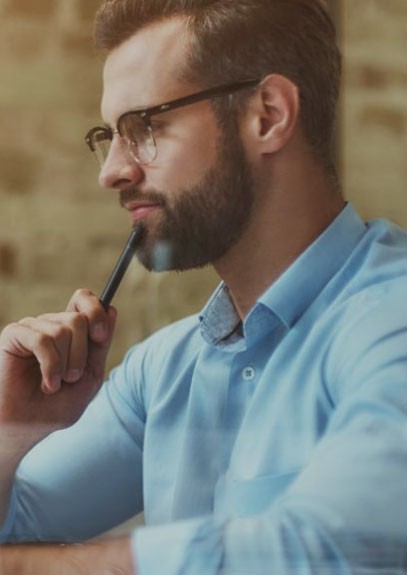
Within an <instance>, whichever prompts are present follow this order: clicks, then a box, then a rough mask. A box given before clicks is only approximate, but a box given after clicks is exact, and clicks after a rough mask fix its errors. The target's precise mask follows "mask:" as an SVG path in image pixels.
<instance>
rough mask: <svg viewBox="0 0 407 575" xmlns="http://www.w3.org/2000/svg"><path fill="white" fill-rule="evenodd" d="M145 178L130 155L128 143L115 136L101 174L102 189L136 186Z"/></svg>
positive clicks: (100, 183)
mask: <svg viewBox="0 0 407 575" xmlns="http://www.w3.org/2000/svg"><path fill="white" fill-rule="evenodd" d="M143 178H144V173H143V170H142V169H141V166H140V165H139V164H137V162H135V161H134V160H133V159H132V157H131V156H130V154H129V153H128V150H127V144H126V142H125V141H124V140H123V138H121V137H120V136H119V135H118V134H115V136H114V137H113V140H112V143H111V145H110V149H109V153H108V155H107V158H106V160H105V162H104V164H103V166H102V168H101V170H100V173H99V185H100V186H101V187H102V188H110V189H112V188H113V189H116V190H117V189H122V188H125V187H130V186H136V185H138V184H139V183H140V182H141V180H142V179H143Z"/></svg>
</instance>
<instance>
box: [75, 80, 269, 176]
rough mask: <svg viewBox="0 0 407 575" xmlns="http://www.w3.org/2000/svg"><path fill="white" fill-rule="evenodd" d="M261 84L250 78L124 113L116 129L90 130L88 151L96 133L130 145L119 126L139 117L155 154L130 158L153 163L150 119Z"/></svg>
mask: <svg viewBox="0 0 407 575" xmlns="http://www.w3.org/2000/svg"><path fill="white" fill-rule="evenodd" d="M260 83H261V79H259V78H256V79H254V78H251V79H247V80H241V81H239V82H233V83H231V84H223V85H221V86H215V87H213V88H207V89H205V90H202V91H200V92H194V93H193V94H189V95H188V96H182V97H181V98H176V99H175V100H170V101H169V102H165V103H163V104H158V105H156V106H151V107H149V108H142V109H140V110H128V111H127V112H124V113H123V114H122V115H121V116H119V119H118V120H117V124H116V129H113V128H111V127H110V126H106V125H105V126H95V127H93V128H91V129H90V130H89V131H88V132H87V134H86V136H85V141H86V143H87V145H88V147H89V149H90V151H91V152H92V153H95V152H96V148H95V146H94V143H93V141H92V136H93V134H95V133H96V132H98V131H99V132H100V131H102V132H105V133H106V134H108V138H107V139H108V140H110V141H112V140H113V136H114V135H115V134H119V136H120V137H121V138H123V137H124V138H125V139H126V141H127V144H128V145H131V144H132V142H131V141H130V140H128V138H126V136H124V135H123V134H122V132H121V131H120V124H121V123H122V121H123V119H124V118H126V117H127V116H130V115H136V116H139V118H141V119H142V120H143V122H144V125H145V127H146V129H147V131H148V132H149V133H150V136H151V138H152V142H153V144H154V148H155V150H156V154H155V156H154V158H152V159H151V160H149V161H148V162H142V161H141V160H140V159H139V158H138V157H137V156H135V155H134V156H133V155H132V154H131V156H132V158H133V159H134V160H135V161H136V162H137V163H138V164H142V165H147V164H149V163H151V162H153V161H154V160H155V158H156V157H157V145H156V142H155V139H154V134H153V127H152V125H151V118H152V117H153V116H156V115H158V114H162V113H164V112H169V111H171V110H176V109H177V108H182V107H184V106H189V105H191V104H195V103H197V102H202V101H204V100H210V99H212V98H217V97H220V96H228V95H231V94H233V93H235V92H237V91H239V90H243V89H244V88H252V87H254V86H257V85H258V84H260Z"/></svg>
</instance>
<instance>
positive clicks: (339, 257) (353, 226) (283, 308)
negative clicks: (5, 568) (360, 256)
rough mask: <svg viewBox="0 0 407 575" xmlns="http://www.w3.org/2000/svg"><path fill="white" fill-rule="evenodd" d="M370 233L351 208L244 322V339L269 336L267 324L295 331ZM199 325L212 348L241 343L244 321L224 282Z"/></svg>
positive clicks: (312, 246) (284, 276)
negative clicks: (317, 298)
mask: <svg viewBox="0 0 407 575" xmlns="http://www.w3.org/2000/svg"><path fill="white" fill-rule="evenodd" d="M365 232H366V226H365V224H364V222H363V221H362V220H361V219H360V217H359V216H358V214H357V213H356V212H355V210H354V209H353V207H352V206H351V205H350V204H347V205H346V206H345V208H344V209H343V210H342V211H341V213H340V214H339V215H338V216H337V217H336V218H335V220H334V221H333V222H332V223H331V225H330V226H329V227H328V228H327V229H326V230H325V231H324V232H323V233H322V234H321V235H320V236H319V237H318V238H317V239H316V240H315V241H314V242H313V243H312V244H311V245H310V246H308V248H307V249H306V250H305V251H304V252H303V253H302V254H301V255H300V256H299V257H298V258H297V259H296V260H295V262H294V263H293V264H292V265H291V266H290V267H289V268H288V269H287V270H286V271H285V272H284V273H283V274H282V275H281V276H280V277H279V278H278V279H277V280H276V281H275V282H274V283H273V284H272V285H271V286H270V287H269V288H268V289H267V290H266V291H265V292H264V293H263V294H262V296H260V298H259V299H258V301H257V302H256V304H255V305H254V306H253V308H252V310H251V311H250V313H249V314H248V316H247V317H246V319H245V322H244V325H243V331H244V333H245V335H248V334H250V333H252V335H255V334H256V333H258V332H259V331H262V332H263V333H264V329H265V327H266V325H268V326H269V329H270V330H271V329H275V327H276V325H278V324H280V325H281V324H283V325H284V326H286V328H290V327H292V326H293V325H294V323H295V322H296V321H297V320H298V319H299V317H301V315H302V314H303V313H304V312H305V310H306V309H307V308H308V307H309V305H310V304H311V303H312V302H313V301H314V300H315V299H316V297H317V296H318V294H319V293H320V292H321V290H322V289H323V288H324V286H325V285H326V284H327V283H328V282H329V280H330V279H331V278H332V277H333V276H334V275H335V273H336V272H337V271H338V270H339V269H340V268H341V267H342V265H343V264H344V263H345V261H346V260H347V258H348V257H349V255H350V254H351V252H352V251H353V249H354V248H355V246H356V245H357V243H358V242H359V240H360V238H361V237H362V236H363V234H364V233H365ZM264 312H265V313H264ZM270 312H271V313H270ZM200 321H201V331H202V335H203V337H204V339H205V340H206V341H207V342H208V343H211V344H213V345H227V344H231V343H234V342H236V341H237V340H238V339H241V337H242V330H241V329H239V327H240V328H241V322H240V317H239V315H238V313H237V311H236V309H235V307H234V305H233V302H232V299H231V297H230V294H229V289H228V287H227V286H226V284H225V283H223V282H222V283H221V284H220V285H219V287H218V288H217V289H216V290H215V292H214V294H213V295H212V297H211V298H210V300H209V301H208V303H207V304H206V306H205V308H204V309H203V311H202V313H201V316H200Z"/></svg>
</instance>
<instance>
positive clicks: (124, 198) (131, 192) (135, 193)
mask: <svg viewBox="0 0 407 575" xmlns="http://www.w3.org/2000/svg"><path fill="white" fill-rule="evenodd" d="M134 201H143V202H151V203H152V204H159V205H161V206H166V205H167V201H166V198H165V195H164V194H163V193H162V192H157V191H156V190H147V191H146V192H141V191H140V190H139V189H138V188H126V189H123V190H120V191H119V203H120V205H121V207H122V208H124V206H125V204H126V203H128V202H134Z"/></svg>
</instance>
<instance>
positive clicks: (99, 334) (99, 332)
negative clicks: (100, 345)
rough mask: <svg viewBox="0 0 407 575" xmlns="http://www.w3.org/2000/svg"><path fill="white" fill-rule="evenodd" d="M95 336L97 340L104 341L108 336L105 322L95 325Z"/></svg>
mask: <svg viewBox="0 0 407 575" xmlns="http://www.w3.org/2000/svg"><path fill="white" fill-rule="evenodd" d="M93 336H94V337H95V338H96V339H103V338H104V337H105V336H106V326H105V324H104V323H103V322H99V323H97V324H95V326H94V328H93Z"/></svg>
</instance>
